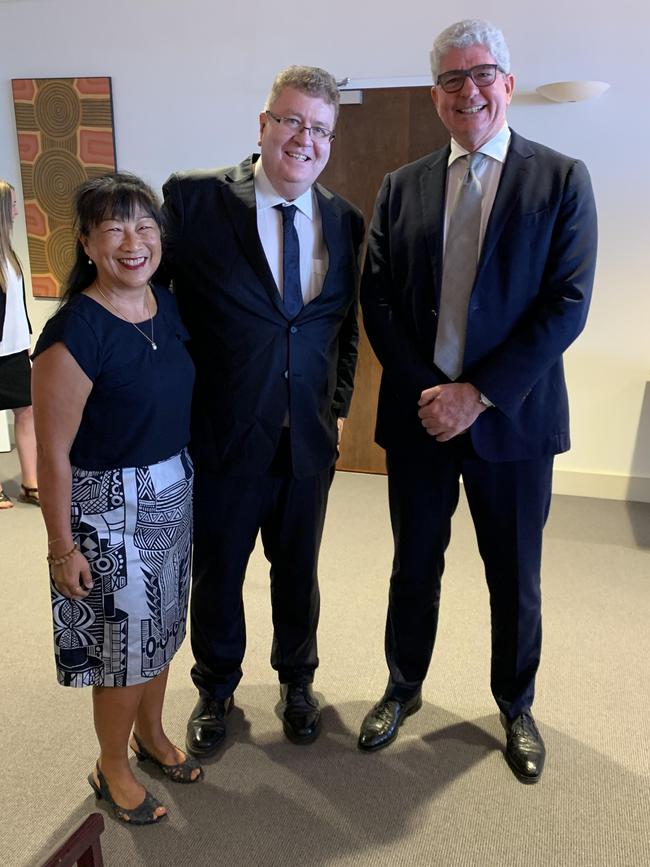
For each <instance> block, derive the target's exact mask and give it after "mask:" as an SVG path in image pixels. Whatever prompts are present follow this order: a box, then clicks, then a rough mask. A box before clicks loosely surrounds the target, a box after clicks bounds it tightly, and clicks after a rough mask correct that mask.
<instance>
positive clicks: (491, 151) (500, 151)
mask: <svg viewBox="0 0 650 867" xmlns="http://www.w3.org/2000/svg"><path fill="white" fill-rule="evenodd" d="M510 138H511V135H510V127H509V126H508V124H507V123H504V124H503V126H502V127H501V129H500V130H499V132H498V133H497V134H496V135H495V136H493V137H492V138H491V139H490V140H489V141H487V142H485V144H483V145H481V147H480V148H479V149H478V152H479V153H481V154H485V155H486V156H488V157H492V159H495V160H497V161H498V162H500V163H505V161H506V156H507V154H508V146H509V144H510ZM468 153H469V151H468V150H465V148H464V147H462V145H459V144H458V142H457V141H456V140H455V139H453V138H452V140H451V153H450V154H449V162H448V163H447V165H451V164H452V163H455V162H456V160H457V159H458V158H459V157H464V156H465V155H466V154H468Z"/></svg>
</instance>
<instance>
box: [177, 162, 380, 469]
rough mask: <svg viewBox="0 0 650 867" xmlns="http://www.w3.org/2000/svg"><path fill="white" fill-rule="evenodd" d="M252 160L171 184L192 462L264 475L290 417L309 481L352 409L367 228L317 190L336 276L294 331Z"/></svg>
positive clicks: (330, 274) (330, 454) (295, 459)
mask: <svg viewBox="0 0 650 867" xmlns="http://www.w3.org/2000/svg"><path fill="white" fill-rule="evenodd" d="M254 160H255V157H253V158H250V159H247V160H245V161H244V162H243V163H241V164H240V165H238V166H233V167H230V168H226V169H219V170H216V171H212V172H192V173H188V174H182V175H172V176H171V178H170V179H169V180H168V181H167V183H166V184H165V186H164V194H165V211H166V220H167V222H168V224H169V226H168V238H167V243H166V252H165V265H164V272H165V274H166V275H167V276H171V278H172V280H173V286H174V291H175V293H176V296H177V300H178V306H179V310H180V313H181V316H182V318H183V320H184V322H185V325H186V326H187V328H188V330H189V332H190V335H191V344H190V351H191V353H192V355H193V358H194V361H195V363H196V368H197V380H196V388H195V398H194V406H193V421H192V454H193V456H194V459H195V461H197V463H198V465H199V466H204V467H206V468H207V469H210V470H212V471H221V470H228V471H233V472H235V473H238V474H244V475H256V474H259V473H261V472H264V471H266V470H267V469H268V468H269V466H270V465H271V462H272V460H273V457H274V455H275V453H276V450H277V447H278V443H279V439H280V434H281V432H282V428H283V425H284V423H285V420H286V418H287V414H289V416H290V437H291V455H292V464H293V473H294V475H295V476H296V477H299V478H300V477H305V476H308V475H311V474H314V473H316V472H319V471H320V470H322V469H324V468H325V467H327V466H328V465H330V464H332V463H333V462H334V460H335V455H336V437H337V431H336V418H337V417H338V416H345V415H346V414H347V411H348V408H349V405H350V400H351V398H352V387H353V379H354V371H355V366H356V358H357V342H358V328H357V319H356V317H357V290H358V281H359V250H360V246H361V243H362V239H363V232H364V227H363V218H362V217H361V214H360V213H359V212H358V211H357V210H356V209H355V208H354V207H353V206H352V205H350V204H349V203H348V202H346V201H345V200H343V199H342V198H340V197H339V196H336V195H335V194H333V193H331V192H330V191H328V190H326V189H325V188H324V187H321V186H320V185H316V186H315V191H316V197H317V200H318V206H319V209H320V214H321V220H322V227H323V237H324V241H325V244H326V246H327V249H328V253H329V267H328V271H327V274H326V276H325V280H324V283H323V290H322V293H321V294H320V295H319V296H318V297H317V298H316V299H314V300H313V301H312V302H310V303H309V304H307V305H306V306H305V307H304V308H303V309H302V311H301V312H300V313H299V315H298V316H297V317H296V319H294V320H290V319H289V318H288V316H287V314H286V313H285V310H284V306H283V303H282V299H281V297H280V294H279V292H278V288H277V286H276V284H275V282H274V280H273V277H272V275H271V271H270V269H269V266H268V263H267V261H266V257H265V255H264V250H263V248H262V244H261V241H260V239H259V235H258V231H257V217H256V207H255V189H254V182H253V163H254Z"/></svg>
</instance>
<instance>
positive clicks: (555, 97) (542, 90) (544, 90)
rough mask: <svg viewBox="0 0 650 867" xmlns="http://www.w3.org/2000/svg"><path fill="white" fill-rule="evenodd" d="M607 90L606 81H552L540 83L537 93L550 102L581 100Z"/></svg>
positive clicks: (594, 96)
mask: <svg viewBox="0 0 650 867" xmlns="http://www.w3.org/2000/svg"><path fill="white" fill-rule="evenodd" d="M606 90H609V84H608V83H607V82H606V81H554V82H552V83H551V84H542V85H540V86H539V87H538V88H537V93H539V94H540V95H541V96H544V97H546V99H550V100H551V101H552V102H583V101H584V100H585V99H596V97H597V96H601V95H602V94H603V93H605V91H606Z"/></svg>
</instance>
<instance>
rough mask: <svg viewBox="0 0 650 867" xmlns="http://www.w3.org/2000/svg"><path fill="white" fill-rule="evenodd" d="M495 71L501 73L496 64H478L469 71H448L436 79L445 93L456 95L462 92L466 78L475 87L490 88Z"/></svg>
mask: <svg viewBox="0 0 650 867" xmlns="http://www.w3.org/2000/svg"><path fill="white" fill-rule="evenodd" d="M497 71H498V72H503V69H501V67H500V66H499V64H498V63H480V64H479V65H478V66H472V68H471V69H450V70H449V71H448V72H442V73H440V75H439V76H438V78H437V79H436V84H437V85H439V86H440V87H441V88H442V89H443V90H444V92H445V93H457V92H458V91H459V90H462V88H463V85H464V84H465V79H466V78H471V79H472V81H473V82H474V84H475V85H476V86H477V87H490V85H492V84H494V82H495V81H496V77H497Z"/></svg>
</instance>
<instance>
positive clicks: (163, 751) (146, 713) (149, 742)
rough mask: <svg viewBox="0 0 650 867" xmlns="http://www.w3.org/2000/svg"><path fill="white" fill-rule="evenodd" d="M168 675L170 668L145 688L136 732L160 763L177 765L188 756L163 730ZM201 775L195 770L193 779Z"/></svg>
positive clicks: (136, 723)
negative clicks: (163, 710) (163, 709)
mask: <svg viewBox="0 0 650 867" xmlns="http://www.w3.org/2000/svg"><path fill="white" fill-rule="evenodd" d="M168 675H169V666H167V668H166V669H165V670H164V671H163V672H161V673H160V674H159V675H158V677H155V678H154V679H153V680H152V681H151V683H148V684H146V686H145V687H144V691H143V694H142V698H141V700H140V704H139V706H138V709H137V711H136V715H135V725H134V731H135V734H136V735H137V736H138V739H139V741H140V743H141V744H142V746H143V747H145V749H146V750H147V752H149V753H151V755H153V756H154V757H155V758H156V759H158V761H159V762H162V763H163V764H164V765H177V764H180V763H181V762H184V761H185V759H186V758H187V756H186V755H185V753H184V752H183V751H182V750H180V749H179V748H178V747H177V746H175V745H174V744H173V743H172V742H171V741H170V740H169V738H168V737H167V735H166V734H165V732H164V729H163V724H162V708H163V701H164V699H165V689H166V687H167V677H168ZM134 746H135V744H134ZM200 774H201V769H200V768H195V769H194V770H193V771H192V773H191V777H192V779H193V780H196V779H197V778H198V777H199V776H200Z"/></svg>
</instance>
